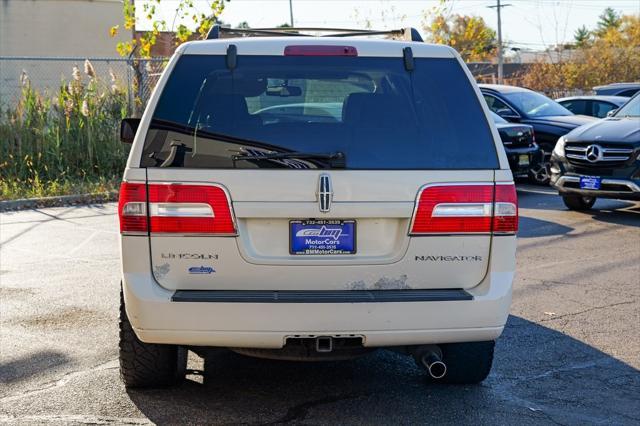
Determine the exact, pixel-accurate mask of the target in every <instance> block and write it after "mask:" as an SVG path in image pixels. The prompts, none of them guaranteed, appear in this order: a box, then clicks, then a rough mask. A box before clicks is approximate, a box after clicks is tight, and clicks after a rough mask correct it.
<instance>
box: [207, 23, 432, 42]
mask: <svg viewBox="0 0 640 426" xmlns="http://www.w3.org/2000/svg"><path fill="white" fill-rule="evenodd" d="M310 32H311V33H324V34H322V35H320V37H357V36H369V35H390V36H397V37H399V38H401V39H402V40H407V41H419V42H422V41H424V40H423V39H422V37H421V36H420V33H419V32H418V30H416V29H415V28H411V27H407V28H400V29H397V30H384V31H377V30H358V29H346V28H316V27H298V28H293V27H284V28H229V27H223V26H221V25H214V26H213V27H212V28H211V30H210V31H209V34H207V40H214V39H220V38H232V37H260V36H272V37H290V36H295V37H312V36H313V35H312V34H308V33H310Z"/></svg>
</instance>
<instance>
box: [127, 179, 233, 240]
mask: <svg viewBox="0 0 640 426" xmlns="http://www.w3.org/2000/svg"><path fill="white" fill-rule="evenodd" d="M130 186H136V188H137V192H135V193H136V195H137V196H138V198H137V199H136V200H135V202H134V201H133V200H132V201H130V200H128V199H125V197H124V196H123V195H124V194H126V193H123V192H121V196H120V210H119V211H120V231H121V232H122V233H132V232H135V233H139V232H151V233H152V234H174V233H179V234H207V235H235V234H236V227H235V222H234V220H233V214H232V212H231V204H230V201H229V197H228V196H227V193H226V192H225V191H224V189H222V188H221V187H218V186H213V185H182V184H150V185H148V186H147V190H148V192H149V197H148V202H147V200H146V198H147V194H146V192H145V185H144V184H129V183H123V187H125V189H128V188H129V187H130ZM140 187H141V188H140ZM121 191H122V189H121ZM140 194H142V195H140ZM140 199H141V200H142V202H141V200H140ZM128 204H131V207H127V205H128ZM129 211H131V212H132V213H130V212H129ZM132 214H135V215H136V216H135V217H136V219H137V220H140V221H142V220H144V228H142V226H140V227H139V228H135V229H132V228H130V227H129V226H128V225H127V224H128V223H129V221H130V220H131V216H132ZM147 223H148V226H147Z"/></svg>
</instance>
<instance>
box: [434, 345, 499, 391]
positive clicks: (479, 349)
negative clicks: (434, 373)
mask: <svg viewBox="0 0 640 426" xmlns="http://www.w3.org/2000/svg"><path fill="white" fill-rule="evenodd" d="M494 346H495V341H493V340H491V341H488V342H469V343H449V344H446V345H440V349H441V350H442V360H443V361H444V363H445V364H446V365H447V370H446V371H447V372H446V374H445V375H444V377H442V378H440V379H431V380H433V381H435V382H437V383H449V384H462V385H472V384H477V383H480V382H481V381H483V380H484V379H486V378H487V376H488V375H489V372H490V371H491V365H492V364H493V348H494Z"/></svg>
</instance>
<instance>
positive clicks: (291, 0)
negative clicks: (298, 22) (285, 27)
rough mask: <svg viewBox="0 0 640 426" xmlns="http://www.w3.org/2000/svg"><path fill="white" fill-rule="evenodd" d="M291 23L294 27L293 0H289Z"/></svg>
mask: <svg viewBox="0 0 640 426" xmlns="http://www.w3.org/2000/svg"><path fill="white" fill-rule="evenodd" d="M289 23H290V24H291V27H292V28H293V0H289Z"/></svg>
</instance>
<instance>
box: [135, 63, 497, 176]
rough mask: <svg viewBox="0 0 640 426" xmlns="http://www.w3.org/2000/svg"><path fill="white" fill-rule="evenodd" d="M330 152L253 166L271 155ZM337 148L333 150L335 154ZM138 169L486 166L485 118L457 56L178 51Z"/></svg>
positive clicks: (490, 157) (493, 164)
mask: <svg viewBox="0 0 640 426" xmlns="http://www.w3.org/2000/svg"><path fill="white" fill-rule="evenodd" d="M294 151H295V152H305V153H320V154H334V156H336V154H337V155H339V156H340V158H341V161H334V160H331V161H329V160H326V159H318V158H309V157H306V158H277V159H260V157H261V156H264V155H270V154H274V153H288V152H294ZM338 153H339V154H338ZM142 166H145V167H190V168H225V169H226V168H331V167H340V168H347V169H390V170H398V169H493V168H498V160H497V155H496V151H495V147H494V143H493V139H492V135H491V131H490V128H489V125H488V123H487V120H486V118H485V116H484V114H483V111H482V108H481V106H480V103H479V101H478V98H477V97H476V95H475V92H474V90H473V87H472V85H471V83H470V82H469V80H468V78H467V76H466V74H465V73H464V70H463V69H462V68H461V67H460V65H459V64H458V62H457V61H456V60H455V59H418V58H417V59H416V60H415V69H414V71H412V72H407V71H406V70H405V68H404V65H403V60H402V58H370V57H309V56H239V57H238V61H237V67H236V68H235V69H234V70H233V71H230V70H229V69H228V68H227V67H226V60H225V57H224V56H203V55H184V56H182V57H181V58H180V59H179V61H178V63H177V64H176V66H175V68H174V70H173V72H172V73H171V76H170V78H169V81H168V82H167V85H166V86H165V88H164V91H163V93H162V95H161V96H160V100H159V103H158V105H157V107H156V109H155V111H154V114H153V119H152V123H151V126H150V129H149V132H148V134H147V137H146V140H145V146H144V152H143V157H142Z"/></svg>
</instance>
